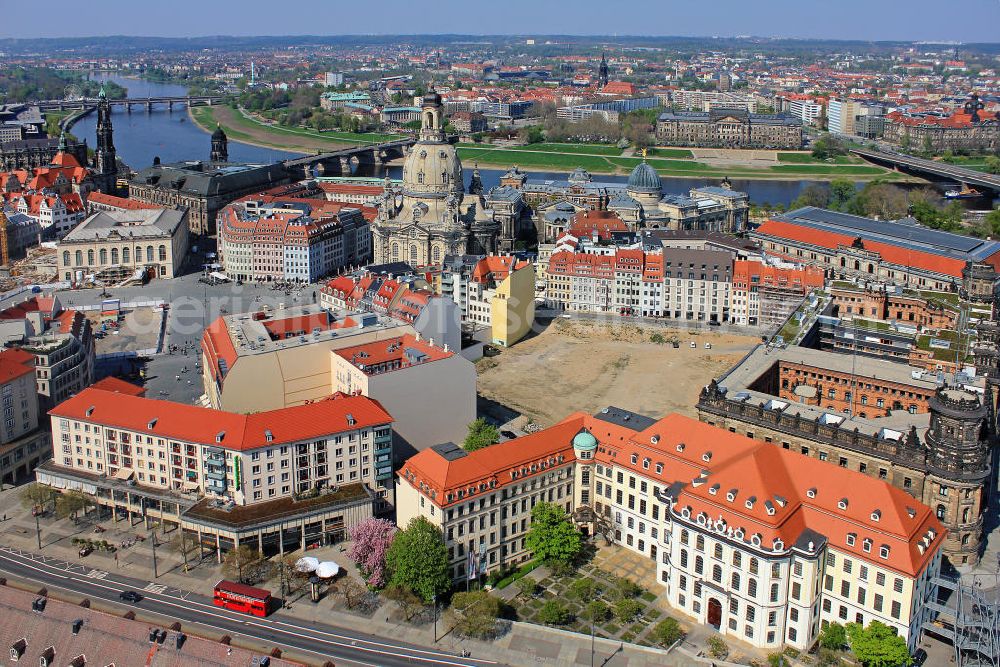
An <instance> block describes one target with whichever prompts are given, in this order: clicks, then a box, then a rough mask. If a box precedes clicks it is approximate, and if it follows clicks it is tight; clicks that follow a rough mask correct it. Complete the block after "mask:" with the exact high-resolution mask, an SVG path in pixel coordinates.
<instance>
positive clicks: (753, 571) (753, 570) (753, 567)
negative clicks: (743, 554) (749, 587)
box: [750, 558, 758, 574]
mask: <svg viewBox="0 0 1000 667" xmlns="http://www.w3.org/2000/svg"><path fill="white" fill-rule="evenodd" d="M757 567H758V562H757V559H756V558H751V559H750V574H757Z"/></svg>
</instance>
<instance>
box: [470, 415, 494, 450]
mask: <svg viewBox="0 0 1000 667" xmlns="http://www.w3.org/2000/svg"><path fill="white" fill-rule="evenodd" d="M499 440H500V431H498V430H497V427H496V426H494V425H493V424H490V423H489V422H487V421H486V420H485V419H483V418H482V417H479V418H478V419H475V420H473V422H472V423H471V424H469V432H468V434H466V436H465V442H463V443H462V448H463V449H464V450H465V451H467V452H474V451H476V450H477V449H482V448H483V447H489V446H490V445H495V444H496V443H497V442H498V441H499Z"/></svg>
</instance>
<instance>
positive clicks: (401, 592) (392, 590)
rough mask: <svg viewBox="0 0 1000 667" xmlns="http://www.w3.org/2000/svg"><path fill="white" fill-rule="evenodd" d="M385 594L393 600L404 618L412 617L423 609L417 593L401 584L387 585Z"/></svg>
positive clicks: (422, 603)
mask: <svg viewBox="0 0 1000 667" xmlns="http://www.w3.org/2000/svg"><path fill="white" fill-rule="evenodd" d="M385 596H386V597H387V598H389V599H390V600H393V601H395V603H396V605H397V606H398V607H399V611H400V612H402V614H403V618H405V619H406V620H410V619H411V618H413V616H414V614H416V613H417V612H418V611H420V610H421V609H423V606H424V601H423V600H421V599H420V596H419V595H417V594H416V593H414V592H413V591H411V590H410V589H409V588H404V587H402V586H389V587H388V588H387V589H385Z"/></svg>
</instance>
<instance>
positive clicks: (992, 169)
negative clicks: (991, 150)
mask: <svg viewBox="0 0 1000 667" xmlns="http://www.w3.org/2000/svg"><path fill="white" fill-rule="evenodd" d="M986 173H988V174H1000V157H996V156H994V155H990V156H989V157H987V158H986Z"/></svg>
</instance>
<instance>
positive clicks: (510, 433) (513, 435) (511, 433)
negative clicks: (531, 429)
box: [500, 431, 517, 440]
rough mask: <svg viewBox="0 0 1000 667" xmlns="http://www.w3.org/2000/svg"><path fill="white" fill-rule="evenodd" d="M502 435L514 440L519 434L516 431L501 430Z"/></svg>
mask: <svg viewBox="0 0 1000 667" xmlns="http://www.w3.org/2000/svg"><path fill="white" fill-rule="evenodd" d="M500 435H502V436H503V437H505V438H507V439H509V440H513V439H514V438H516V437H517V434H516V433H514V432H513V431H500Z"/></svg>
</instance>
